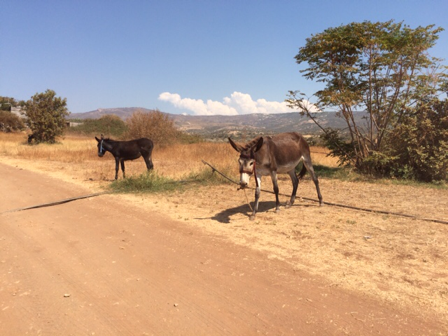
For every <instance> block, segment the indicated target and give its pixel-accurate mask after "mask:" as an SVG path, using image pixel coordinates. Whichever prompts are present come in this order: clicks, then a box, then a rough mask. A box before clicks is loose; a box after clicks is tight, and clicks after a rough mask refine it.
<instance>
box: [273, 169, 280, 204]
mask: <svg viewBox="0 0 448 336" xmlns="http://www.w3.org/2000/svg"><path fill="white" fill-rule="evenodd" d="M271 179H272V185H273V187H274V194H275V212H279V211H280V201H279V199H278V182H277V172H275V171H273V172H272V173H271Z"/></svg>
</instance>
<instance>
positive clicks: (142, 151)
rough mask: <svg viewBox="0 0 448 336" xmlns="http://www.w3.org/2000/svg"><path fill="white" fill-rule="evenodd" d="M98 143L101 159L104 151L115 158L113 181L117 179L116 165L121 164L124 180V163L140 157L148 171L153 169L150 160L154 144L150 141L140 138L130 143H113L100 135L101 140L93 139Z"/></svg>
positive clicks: (113, 141)
mask: <svg viewBox="0 0 448 336" xmlns="http://www.w3.org/2000/svg"><path fill="white" fill-rule="evenodd" d="M95 139H96V141H98V156H99V157H102V156H103V155H104V154H105V153H106V151H108V152H111V153H112V155H113V156H114V157H115V179H118V163H119V162H120V163H121V170H122V171H123V178H125V173H124V161H127V160H135V159H138V158H139V157H140V156H143V159H144V160H145V163H146V168H148V170H151V169H154V165H153V163H152V160H151V154H152V150H153V148H154V144H153V142H152V141H151V140H150V139H147V138H141V139H136V140H130V141H115V140H112V139H105V138H104V137H103V135H101V139H98V138H97V137H95Z"/></svg>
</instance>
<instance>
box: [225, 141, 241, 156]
mask: <svg viewBox="0 0 448 336" xmlns="http://www.w3.org/2000/svg"><path fill="white" fill-rule="evenodd" d="M228 139H229V142H230V144H231V145H232V147H233V148H234V149H235V150H236V151H237V152H239V153H241V150H242V147H241V146H239V145H237V144H236V143H234V142H233V140H232V139H230V138H228Z"/></svg>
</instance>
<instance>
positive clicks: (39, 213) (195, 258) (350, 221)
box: [0, 158, 448, 335]
mask: <svg viewBox="0 0 448 336" xmlns="http://www.w3.org/2000/svg"><path fill="white" fill-rule="evenodd" d="M3 162H4V163H6V164H7V165H4V164H2V165H0V170H1V171H0V176H1V177H0V181H1V184H0V185H1V186H0V188H1V202H0V212H1V217H0V220H1V225H0V250H1V258H0V265H1V273H0V277H1V278H0V305H1V306H0V329H1V330H7V331H8V333H9V334H10V335H18V334H32V335H39V334H42V335H48V334H55V335H56V334H67V335H79V334H96V335H145V334H147V335H201V334H203V335H205V334H207V335H211V334H216V335H220V334H222V335H227V334H228V335H252V334H257V333H261V334H275V335H281V334H284V335H293V334H296V335H312V334H316V335H322V334H330V335H339V334H341V335H343V334H349V335H368V334H381V335H397V334H402V335H445V334H448V319H447V316H446V311H447V310H448V303H447V302H448V299H447V296H448V267H447V266H448V239H447V238H448V226H446V225H443V224H439V223H433V222H428V221H423V220H418V219H409V218H403V217H399V216H391V215H382V214H375V213H366V212H360V211H354V210H348V209H342V208H335V207H331V206H324V207H318V206H317V204H316V203H314V202H309V201H304V202H297V204H295V205H294V206H293V207H292V208H291V209H284V208H282V211H281V212H280V213H278V214H275V213H274V212H273V208H274V202H273V201H274V198H273V195H270V194H263V195H262V202H261V207H260V213H259V214H258V216H257V219H256V220H255V221H250V220H249V218H248V215H249V214H250V209H249V206H248V205H247V200H246V195H245V194H244V192H243V191H238V192H237V191H236V187H235V186H233V185H224V186H219V187H198V186H191V187H187V188H184V190H183V191H179V192H176V193H173V194H161V195H137V196H132V195H103V196H99V197H95V198H89V199H85V200H80V201H75V202H71V203H67V204H64V205H59V206H55V207H50V208H41V209H36V210H28V211H21V212H7V213H5V212H4V211H7V210H11V209H14V208H18V207H22V206H29V205H34V204H39V203H45V202H48V201H52V200H59V199H63V198H68V197H73V196H77V195H83V194H88V193H90V192H95V191H99V190H101V187H102V186H104V183H105V182H104V181H99V180H98V179H97V178H96V176H94V175H91V176H89V174H90V173H85V172H82V171H76V169H75V170H70V171H67V170H63V169H58V168H57V167H55V165H54V163H42V162H40V163H36V164H30V163H29V162H26V161H21V160H18V159H11V158H9V159H8V158H5V159H4V160H3ZM156 166H157V162H156ZM263 187H265V188H266V189H269V188H270V182H269V181H268V180H265V181H264V186H263ZM290 190H291V187H290V185H289V181H288V180H287V179H282V180H281V181H280V191H281V192H282V193H285V194H288V193H289V192H290ZM321 190H322V194H323V196H324V201H325V200H327V201H331V202H336V203H343V204H349V205H355V206H361V207H369V208H375V209H383V210H390V211H394V212H403V213H408V214H414V215H416V216H419V217H425V218H438V219H442V220H447V219H448V192H447V191H446V190H435V189H426V188H416V187H407V186H395V185H380V184H365V183H351V182H340V181H332V180H325V179H321ZM299 191H300V193H301V194H302V195H303V196H304V197H309V198H315V190H314V187H313V184H312V182H311V181H309V180H305V181H304V182H303V183H302V184H301V185H300V187H299ZM247 197H248V198H249V200H250V201H252V199H253V195H252V192H249V193H247ZM286 199H287V197H282V201H283V202H285V201H286ZM2 334H3V333H2Z"/></svg>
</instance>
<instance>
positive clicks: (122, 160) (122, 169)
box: [117, 159, 126, 178]
mask: <svg viewBox="0 0 448 336" xmlns="http://www.w3.org/2000/svg"><path fill="white" fill-rule="evenodd" d="M120 162H121V171H122V172H123V178H126V174H125V172H124V159H121V160H120ZM117 174H118V172H117Z"/></svg>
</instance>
